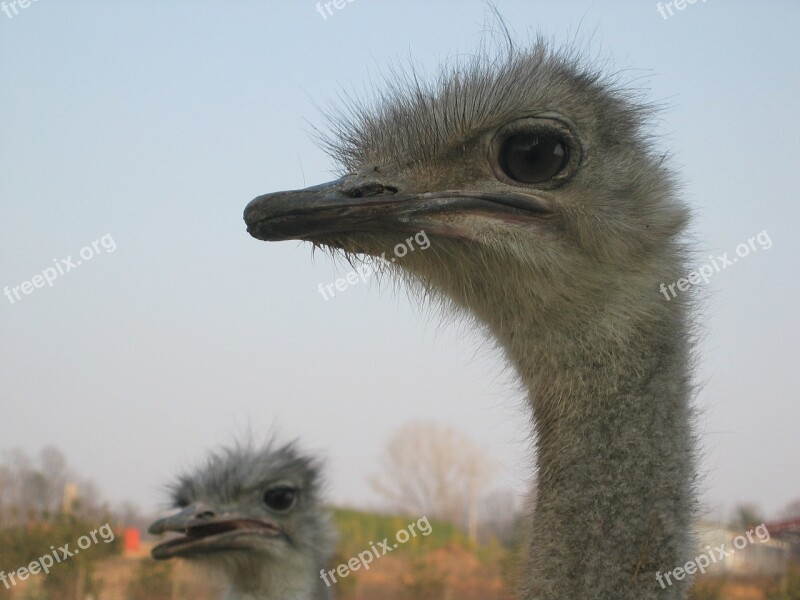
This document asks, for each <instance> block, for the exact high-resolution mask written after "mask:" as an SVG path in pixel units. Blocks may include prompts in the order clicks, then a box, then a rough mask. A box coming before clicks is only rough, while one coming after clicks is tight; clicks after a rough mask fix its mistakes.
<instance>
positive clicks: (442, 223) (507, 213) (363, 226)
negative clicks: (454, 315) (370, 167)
mask: <svg viewBox="0 0 800 600" xmlns="http://www.w3.org/2000/svg"><path fill="white" fill-rule="evenodd" d="M370 175H371V174H370ZM370 175H366V176H365V175H362V174H350V175H346V176H344V177H342V178H341V179H337V180H335V181H331V182H329V183H324V184H322V185H316V186H312V187H309V188H305V189H303V190H291V191H285V192H275V193H271V194H265V195H263V196H259V197H258V198H256V199H254V200H253V201H252V202H250V203H249V204H248V205H247V207H246V208H245V210H244V220H245V223H246V224H247V231H248V232H249V233H250V235H252V236H253V237H255V238H257V239H259V240H264V241H279V240H289V239H298V240H309V241H318V240H320V239H324V238H325V237H326V236H331V235H336V234H349V233H356V232H371V233H384V232H404V233H415V232H418V231H421V230H425V231H428V232H430V233H432V234H438V235H443V236H446V237H456V238H464V237H470V236H469V235H468V234H467V233H466V232H465V231H464V227H463V224H460V223H458V222H457V220H455V219H453V218H452V215H453V214H454V213H461V214H481V215H485V216H490V217H494V218H501V219H503V220H506V221H520V220H530V219H536V220H538V221H541V219H544V218H548V217H551V216H552V215H553V205H552V203H551V202H550V201H549V200H547V199H545V198H542V197H541V196H540V195H537V196H533V195H531V194H526V193H521V192H516V191H506V190H503V191H483V190H474V191H471V190H443V191H436V192H431V191H416V190H413V189H412V186H411V185H409V184H408V183H407V182H404V181H401V180H395V179H392V178H389V177H375V176H370Z"/></svg>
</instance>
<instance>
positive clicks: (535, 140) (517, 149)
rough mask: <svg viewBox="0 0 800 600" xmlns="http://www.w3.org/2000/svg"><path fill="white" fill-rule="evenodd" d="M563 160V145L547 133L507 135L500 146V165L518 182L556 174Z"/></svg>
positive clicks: (560, 168) (540, 178)
mask: <svg viewBox="0 0 800 600" xmlns="http://www.w3.org/2000/svg"><path fill="white" fill-rule="evenodd" d="M566 163H567V146H566V144H565V143H564V141H563V140H562V139H560V138H559V137H557V136H554V135H550V134H537V133H532V132H526V133H517V134H514V135H512V136H510V137H509V138H508V139H507V140H505V142H503V146H502V148H501V149H500V166H501V167H502V169H503V171H504V172H505V174H506V175H508V176H509V177H511V179H514V180H516V181H519V182H521V183H541V182H543V181H547V180H548V179H550V178H551V177H554V176H555V175H557V174H558V173H559V172H561V170H562V169H563V168H564V165H565V164H566Z"/></svg>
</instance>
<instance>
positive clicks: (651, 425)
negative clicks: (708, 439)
mask: <svg viewBox="0 0 800 600" xmlns="http://www.w3.org/2000/svg"><path fill="white" fill-rule="evenodd" d="M517 300H519V299H517ZM514 304H515V306H516V307H519V306H521V305H522V306H524V305H525V304H519V302H518V301H517V302H515V303H514ZM624 304H625V303H624V302H621V303H618V305H624ZM656 306H657V309H656V310H653V311H646V313H647V316H646V318H645V317H642V318H640V319H638V320H637V318H636V316H635V315H632V314H615V313H614V310H613V308H612V309H608V308H606V309H604V310H601V311H596V312H595V313H594V314H593V315H589V314H585V315H584V316H583V319H575V320H574V321H573V322H572V323H569V324H565V323H564V320H563V319H564V316H563V314H562V315H556V314H552V315H550V316H549V317H547V316H543V315H542V314H540V313H537V314H536V315H530V316H525V315H523V316H520V314H519V310H518V308H517V310H514V306H508V307H507V308H508V310H507V311H505V312H504V311H503V308H502V306H501V307H500V309H499V310H498V307H497V306H496V305H495V306H493V307H491V308H490V307H486V308H487V309H488V310H486V312H484V313H483V314H484V315H486V318H485V321H486V322H487V323H488V324H489V327H490V328H491V329H492V330H493V332H494V334H495V335H496V337H497V338H498V339H499V341H500V343H501V344H502V345H503V347H504V348H505V350H506V353H507V355H508V358H509V360H510V361H511V362H512V364H513V365H514V366H515V368H516V369H517V372H518V374H519V376H520V378H521V380H522V382H523V383H524V385H525V386H526V388H527V390H528V393H529V400H530V403H531V407H532V415H533V423H534V431H535V441H536V449H537V460H538V479H537V502H536V508H535V511H534V522H533V526H532V531H531V533H532V537H531V540H530V544H531V553H530V561H531V562H530V569H529V571H528V573H529V580H528V582H527V584H528V586H529V589H530V595H529V597H530V598H536V599H537V600H539V599H548V600H550V599H557V598H599V599H603V598H609V599H610V598H614V599H620V600H626V599H634V598H635V599H637V600H642V599H647V598H683V597H685V594H686V588H687V579H688V578H687V579H683V580H682V581H676V580H674V579H672V580H671V581H672V584H671V585H668V584H667V582H666V580H664V578H663V574H664V573H667V572H670V571H672V570H673V569H675V568H676V567H679V566H683V565H684V564H685V563H686V562H687V561H688V560H690V558H691V556H692V553H691V544H690V536H689V533H688V532H689V530H690V523H691V521H690V519H691V514H692V478H693V470H692V468H693V467H692V444H691V434H690V425H689V417H690V410H689V397H690V384H689V381H688V371H689V368H688V351H687V345H688V344H687V335H686V326H685V317H684V308H685V307H683V306H680V305H679V304H678V303H677V302H676V303H673V304H672V305H670V306H667V305H666V304H664V305H660V306H658V305H656ZM482 312H483V311H482ZM512 315H513V317H512ZM658 315H660V316H658ZM553 323H558V324H560V326H558V325H553ZM657 574H660V575H661V581H662V582H663V583H664V586H663V587H662V585H661V583H660V582H659V580H658V579H657Z"/></svg>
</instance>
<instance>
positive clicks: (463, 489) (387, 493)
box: [370, 421, 493, 541]
mask: <svg viewBox="0 0 800 600" xmlns="http://www.w3.org/2000/svg"><path fill="white" fill-rule="evenodd" d="M381 464H382V466H383V472H382V473H381V474H380V475H377V476H374V477H372V478H371V479H370V483H371V484H372V486H373V488H374V489H375V490H376V491H377V492H378V493H379V494H381V495H382V496H383V497H384V498H385V499H386V500H387V501H388V503H389V504H390V506H391V508H392V509H393V510H397V511H401V512H407V513H409V514H412V515H417V516H427V517H429V518H431V519H441V520H444V521H449V522H451V523H454V524H456V525H459V526H461V527H465V528H467V529H468V531H469V533H470V538H471V539H473V541H475V539H476V533H477V517H478V498H479V497H480V496H481V494H482V492H483V491H484V490H485V488H486V486H487V484H488V483H489V482H490V481H491V479H492V476H493V463H492V461H490V460H489V459H488V458H487V454H486V452H485V451H484V450H483V449H481V448H480V447H478V446H477V445H476V444H475V443H474V442H473V441H472V440H471V439H470V438H468V437H467V436H465V435H464V434H462V433H460V432H459V431H456V430H455V429H453V428H451V427H447V426H444V425H440V424H437V423H430V422H423V421H413V422H411V423H408V424H406V425H404V426H402V427H400V428H399V429H398V430H397V431H396V432H395V433H394V434H393V435H392V437H391V438H390V439H389V441H388V442H387V444H386V449H385V451H384V455H383V457H382V459H381Z"/></svg>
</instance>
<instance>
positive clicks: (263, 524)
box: [147, 504, 282, 560]
mask: <svg viewBox="0 0 800 600" xmlns="http://www.w3.org/2000/svg"><path fill="white" fill-rule="evenodd" d="M147 532H148V533H150V534H151V535H161V534H164V533H168V532H174V533H179V534H181V536H180V537H176V538H172V539H170V540H167V541H166V542H164V543H162V544H159V545H158V546H156V547H155V548H153V550H152V551H151V554H152V556H153V558H155V559H157V560H163V559H167V558H173V557H175V556H189V555H193V554H206V553H209V552H220V551H226V550H237V549H249V548H251V547H252V536H254V535H256V536H261V537H264V536H266V537H274V536H278V535H281V534H282V531H281V529H280V527H278V525H276V524H275V523H274V522H272V521H270V520H268V519H253V518H250V517H244V516H242V515H239V514H236V513H230V512H228V513H219V514H217V513H216V512H215V511H213V510H211V509H210V508H209V507H208V506H206V505H203V504H192V505H190V506H187V507H186V508H184V509H182V510H180V511H179V512H177V513H175V514H173V515H170V516H169V517H165V518H163V519H159V520H158V521H155V522H154V523H152V524H151V525H150V527H148V529H147ZM248 538H251V539H250V540H248Z"/></svg>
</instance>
